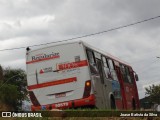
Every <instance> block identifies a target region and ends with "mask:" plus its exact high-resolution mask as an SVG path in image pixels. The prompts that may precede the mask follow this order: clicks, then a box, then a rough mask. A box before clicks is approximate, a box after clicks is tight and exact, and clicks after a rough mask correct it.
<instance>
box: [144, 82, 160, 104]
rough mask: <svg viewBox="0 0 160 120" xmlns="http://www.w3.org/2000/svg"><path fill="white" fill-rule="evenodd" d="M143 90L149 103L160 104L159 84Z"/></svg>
mask: <svg viewBox="0 0 160 120" xmlns="http://www.w3.org/2000/svg"><path fill="white" fill-rule="evenodd" d="M145 90H146V95H148V96H149V98H150V101H152V102H155V103H158V104H160V84H159V85H152V86H149V87H148V88H145Z"/></svg>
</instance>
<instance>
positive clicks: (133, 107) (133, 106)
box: [132, 98, 136, 110]
mask: <svg viewBox="0 0 160 120" xmlns="http://www.w3.org/2000/svg"><path fill="white" fill-rule="evenodd" d="M132 109H133V110H135V109H136V102H135V99H134V98H133V99H132Z"/></svg>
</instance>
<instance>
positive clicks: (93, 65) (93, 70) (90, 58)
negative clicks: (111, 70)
mask: <svg viewBox="0 0 160 120" xmlns="http://www.w3.org/2000/svg"><path fill="white" fill-rule="evenodd" d="M87 57H88V61H89V65H90V70H91V74H98V70H97V67H96V63H95V59H94V55H93V52H92V51H91V50H87Z"/></svg>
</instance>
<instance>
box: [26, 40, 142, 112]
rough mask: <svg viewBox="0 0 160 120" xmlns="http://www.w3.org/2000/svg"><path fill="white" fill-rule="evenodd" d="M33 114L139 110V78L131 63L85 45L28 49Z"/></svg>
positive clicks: (28, 86)
mask: <svg viewBox="0 0 160 120" xmlns="http://www.w3.org/2000/svg"><path fill="white" fill-rule="evenodd" d="M26 69H27V89H28V92H29V96H30V100H31V102H32V106H31V110H32V111H37V110H51V109H67V108H78V107H96V108H100V109H118V110H128V109H129V110H131V109H138V108H139V97H138V91H137V85H136V81H138V75H137V74H136V72H135V71H134V70H133V69H132V67H131V65H129V64H128V63H126V62H124V61H122V60H120V59H118V58H116V57H114V56H112V55H110V54H108V53H106V52H103V51H101V50H99V49H97V48H95V47H92V46H90V45H89V44H87V43H85V42H83V41H74V42H64V43H59V44H55V45H52V46H47V47H43V48H39V49H36V50H31V49H30V48H29V47H28V48H27V49H26Z"/></svg>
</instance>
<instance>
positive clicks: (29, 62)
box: [26, 56, 60, 64]
mask: <svg viewBox="0 0 160 120" xmlns="http://www.w3.org/2000/svg"><path fill="white" fill-rule="evenodd" d="M59 57H60V56H53V57H49V58H43V59H38V60H32V61H28V62H26V64H32V63H35V62H41V61H45V60H51V59H55V58H59Z"/></svg>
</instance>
